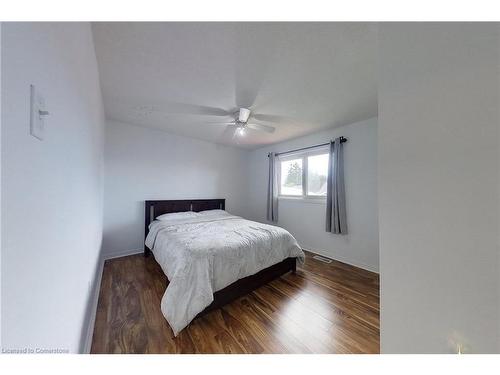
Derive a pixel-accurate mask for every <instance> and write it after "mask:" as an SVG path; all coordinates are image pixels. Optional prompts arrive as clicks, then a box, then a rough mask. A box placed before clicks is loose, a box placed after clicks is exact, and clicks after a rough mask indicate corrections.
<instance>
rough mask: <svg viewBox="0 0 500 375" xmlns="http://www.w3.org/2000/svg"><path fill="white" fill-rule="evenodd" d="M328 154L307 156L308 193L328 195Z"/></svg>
mask: <svg viewBox="0 0 500 375" xmlns="http://www.w3.org/2000/svg"><path fill="white" fill-rule="evenodd" d="M327 176H328V154H321V155H312V156H308V157H307V195H313V196H326V178H327Z"/></svg>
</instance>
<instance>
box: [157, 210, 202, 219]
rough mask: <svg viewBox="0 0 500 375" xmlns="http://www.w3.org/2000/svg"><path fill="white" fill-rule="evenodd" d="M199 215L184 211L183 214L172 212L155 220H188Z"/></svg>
mask: <svg viewBox="0 0 500 375" xmlns="http://www.w3.org/2000/svg"><path fill="white" fill-rule="evenodd" d="M198 216H199V214H198V213H197V212H193V211H185V212H172V213H170V214H163V215H160V216H157V217H156V220H162V221H164V220H178V219H190V218H193V217H198Z"/></svg>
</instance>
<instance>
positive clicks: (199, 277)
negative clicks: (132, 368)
mask: <svg viewBox="0 0 500 375" xmlns="http://www.w3.org/2000/svg"><path fill="white" fill-rule="evenodd" d="M151 253H152V254H153V255H154V258H155V260H156V262H157V263H158V264H159V265H160V267H161V268H162V270H163V272H164V273H165V275H166V276H167V278H168V280H169V284H168V286H167V289H166V291H165V294H164V295H163V298H162V301H161V311H162V313H163V315H164V317H165V319H166V320H167V322H168V323H169V325H170V327H171V328H172V331H173V332H174V335H175V336H177V334H178V333H179V332H180V331H181V330H182V329H184V328H185V327H186V326H187V325H189V323H190V322H191V321H192V320H193V319H195V318H196V317H198V316H200V315H203V314H205V313H206V312H208V311H210V310H213V309H216V308H219V307H221V306H223V305H225V304H226V303H229V302H231V301H232V300H234V299H236V298H238V297H240V296H242V295H244V294H247V293H249V292H251V291H252V290H254V289H256V288H258V287H259V286H261V285H264V284H265V283H268V282H269V281H271V280H273V279H275V278H277V277H279V276H281V275H283V274H285V273H287V272H290V271H292V272H295V270H296V264H297V261H299V262H303V260H304V253H303V252H302V249H301V248H300V246H299V245H298V243H297V241H296V240H295V238H294V237H293V236H292V235H291V234H290V233H288V232H287V231H286V230H285V229H283V228H280V227H276V226H272V225H267V224H262V223H257V222H253V221H249V220H245V219H243V218H241V217H238V216H234V215H231V214H229V213H228V212H226V211H225V200H224V199H195V200H161V201H145V246H144V255H145V256H150V255H151Z"/></svg>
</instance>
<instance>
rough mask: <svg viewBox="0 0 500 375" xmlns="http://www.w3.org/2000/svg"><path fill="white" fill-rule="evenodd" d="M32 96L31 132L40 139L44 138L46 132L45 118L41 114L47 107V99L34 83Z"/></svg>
mask: <svg viewBox="0 0 500 375" xmlns="http://www.w3.org/2000/svg"><path fill="white" fill-rule="evenodd" d="M30 96H31V104H30V107H31V113H30V134H31V135H32V136H33V137H35V138H38V139H39V140H41V141H42V140H43V136H44V133H45V120H44V116H42V115H41V113H43V112H44V111H46V108H45V99H44V97H43V96H42V95H41V94H40V93H39V92H38V91H37V90H36V88H35V86H34V85H31V86H30Z"/></svg>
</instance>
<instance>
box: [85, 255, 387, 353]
mask: <svg viewBox="0 0 500 375" xmlns="http://www.w3.org/2000/svg"><path fill="white" fill-rule="evenodd" d="M166 286H167V279H166V277H165V276H164V274H163V272H162V270H161V268H160V267H159V266H158V264H157V263H156V262H155V261H154V259H153V257H149V258H144V257H143V256H142V255H133V256H128V257H123V258H118V259H112V260H108V261H106V263H105V265H104V274H103V278H102V283H101V291H100V295H99V303H98V308H97V316H96V322H95V329H94V337H93V342H92V353H378V352H379V278H378V275H377V274H375V273H371V272H368V271H365V270H362V269H359V268H356V267H353V266H350V265H347V264H344V263H340V262H336V261H333V262H332V263H330V264H325V263H322V262H319V261H317V260H314V259H312V254H310V253H306V263H305V265H304V266H300V265H299V267H298V269H297V273H296V274H292V273H288V274H286V275H284V276H282V277H281V278H279V279H277V280H275V281H273V282H271V283H269V284H268V285H265V286H263V287H261V288H259V289H257V290H256V291H254V292H252V293H250V294H249V295H247V296H244V297H241V298H239V299H238V300H236V301H234V302H232V303H230V304H228V305H226V306H225V307H223V308H221V309H218V310H214V311H212V312H210V313H208V314H207V315H204V316H202V317H201V318H198V319H195V320H194V321H193V322H192V323H191V324H190V325H189V327H187V328H186V329H184V330H183V331H182V332H181V333H180V334H179V336H178V337H174V336H173V334H172V330H171V329H170V327H169V325H168V323H167V322H166V320H165V319H164V317H163V315H162V313H161V311H160V300H161V297H162V296H163V293H164V291H165V288H166Z"/></svg>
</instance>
